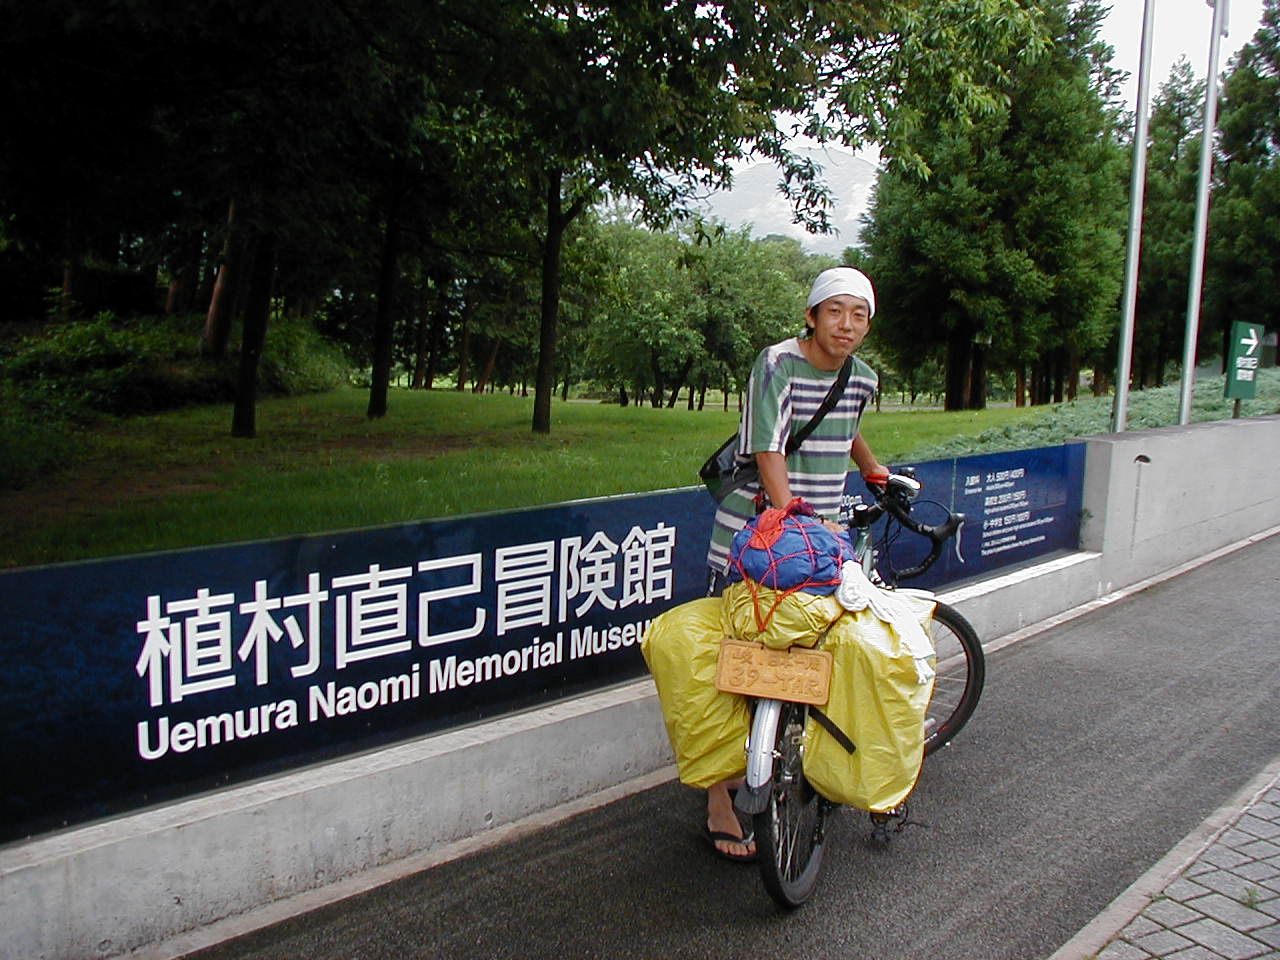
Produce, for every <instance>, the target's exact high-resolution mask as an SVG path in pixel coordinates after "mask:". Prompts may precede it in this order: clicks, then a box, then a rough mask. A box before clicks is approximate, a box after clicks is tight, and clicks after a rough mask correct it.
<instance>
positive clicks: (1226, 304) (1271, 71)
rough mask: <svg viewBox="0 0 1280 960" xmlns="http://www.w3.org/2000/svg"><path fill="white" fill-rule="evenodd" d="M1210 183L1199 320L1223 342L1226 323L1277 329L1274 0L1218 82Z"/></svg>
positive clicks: (1278, 140)
mask: <svg viewBox="0 0 1280 960" xmlns="http://www.w3.org/2000/svg"><path fill="white" fill-rule="evenodd" d="M1218 127H1219V130H1220V131H1221V140H1220V142H1219V148H1220V153H1221V159H1220V161H1219V164H1218V170H1217V181H1218V186H1217V189H1216V194H1215V199H1214V204H1213V208H1212V211H1211V229H1210V235H1209V236H1210V243H1209V264H1208V267H1207V269H1206V286H1205V306H1206V310H1205V315H1206V316H1205V319H1206V321H1207V322H1210V323H1213V322H1216V323H1217V324H1218V326H1219V330H1220V333H1221V337H1222V340H1221V342H1222V343H1223V345H1224V352H1225V344H1226V338H1227V337H1228V336H1229V335H1230V328H1231V324H1232V322H1234V321H1236V320H1249V321H1252V322H1256V323H1261V324H1263V325H1264V326H1265V327H1266V328H1268V329H1270V330H1276V329H1277V328H1280V304H1278V303H1277V301H1276V297H1275V293H1274V291H1275V290H1276V288H1277V285H1280V255H1278V254H1277V250H1280V0H1265V3H1264V5H1263V12H1262V22H1261V24H1260V25H1259V27H1258V30H1257V32H1256V33H1255V34H1254V36H1253V38H1252V39H1251V40H1250V41H1249V43H1247V44H1245V45H1244V47H1242V48H1241V50H1240V52H1239V54H1237V56H1236V58H1235V60H1234V62H1233V63H1232V66H1231V69H1230V71H1229V72H1228V75H1227V77H1226V80H1225V81H1224V83H1223V88H1222V99H1221V107H1220V110H1219V119H1218Z"/></svg>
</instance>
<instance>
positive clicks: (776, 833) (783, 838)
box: [752, 703, 828, 909]
mask: <svg viewBox="0 0 1280 960" xmlns="http://www.w3.org/2000/svg"><path fill="white" fill-rule="evenodd" d="M806 716H807V711H806V709H805V708H804V707H802V706H800V705H799V704H794V703H788V704H784V705H783V708H782V716H781V717H780V718H779V721H778V733H777V736H776V738H775V741H774V765H773V781H772V783H771V784H770V791H769V800H768V805H767V806H766V807H765V809H764V811H763V812H762V813H757V814H756V815H755V817H754V818H753V824H752V826H753V827H754V829H755V835H756V847H757V850H758V858H759V863H760V876H761V879H763V880H764V886H765V889H766V890H768V891H769V895H770V896H771V897H773V899H774V900H776V901H777V902H778V903H779V904H780V905H782V906H784V907H787V908H789V909H791V908H795V907H798V906H800V904H802V903H804V902H805V901H806V900H808V899H809V895H810V894H812V893H813V889H814V887H815V886H816V885H817V883H818V871H819V870H820V869H821V868H822V844H823V829H822V828H823V822H824V820H825V818H826V813H827V807H828V804H827V801H826V800H824V799H823V798H822V797H821V796H819V795H818V793H817V792H816V791H815V790H814V789H813V787H811V786H810V785H809V782H808V781H807V780H805V778H804V772H803V771H802V770H801V756H802V746H803V743H804V723H805V718H806Z"/></svg>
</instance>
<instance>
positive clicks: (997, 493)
mask: <svg viewBox="0 0 1280 960" xmlns="http://www.w3.org/2000/svg"><path fill="white" fill-rule="evenodd" d="M918 471H919V475H920V476H921V478H922V479H923V480H924V481H925V484H926V492H925V494H924V496H925V497H926V498H928V497H932V498H934V499H936V500H938V501H941V502H943V503H948V504H954V506H955V508H956V509H960V510H963V511H965V512H966V513H967V514H968V515H969V519H970V522H969V524H968V525H967V526H966V530H967V533H966V536H965V538H964V541H963V543H962V546H961V551H960V553H959V554H957V553H956V552H955V551H952V550H949V551H948V553H947V555H946V557H945V558H944V560H943V561H942V562H940V563H939V564H938V568H937V569H936V570H935V571H931V573H930V575H929V577H928V578H925V579H922V580H921V581H920V585H926V586H927V585H930V584H933V585H937V584H942V583H948V582H953V581H955V580H957V579H959V578H965V577H970V576H974V575H980V574H984V573H987V572H990V571H991V570H994V569H997V568H999V567H1001V566H1005V565H1007V564H1009V563H1011V562H1020V561H1024V560H1027V559H1031V558H1034V557H1037V556H1041V555H1043V554H1045V553H1048V552H1051V551H1054V550H1057V549H1062V548H1074V547H1075V545H1076V540H1077V538H1078V532H1079V512H1080V489H1081V478H1082V473H1083V447H1082V446H1079V445H1068V446H1065V447H1054V448H1046V449H1043V450H1032V451H1023V452H1019V453H1013V454H1000V455H996V456H990V457H971V458H965V459H962V460H953V461H943V462H934V463H926V464H920V465H919V467H918ZM853 492H855V491H853V490H852V484H851V493H853ZM712 508H713V504H712V502H711V500H710V499H709V498H708V497H707V496H706V494H705V493H704V492H703V491H702V490H701V489H700V488H689V489H683V490H676V491H668V492H662V493H654V494H643V495H636V496H626V497H612V498H607V499H602V500H592V501H583V502H576V503H567V504H559V505H556V506H550V507H545V508H538V509H530V510H523V511H519V512H514V513H501V514H487V515H483V516H472V517H462V518H451V519H446V520H432V521H425V522H420V523H411V524H402V525H396V526H387V527H377V528H373V529H366V530H358V531H351V532H343V533H334V534H322V535H315V536H306V537H296V538H289V539H281V540H269V541H261V542H253V543H242V544H230V545H226V546H218V547H207V548H202V549H194V550H181V551H173V552H167V553H158V554H148V555H142V556H134V557H122V558H116V559H108V560H100V561H92V562H87V563H76V564H66V565H58V566H50V567H39V568H31V569H26V570H18V571H13V572H9V573H5V574H3V575H0V614H2V617H0V623H2V624H3V627H0V629H2V630H3V635H2V636H0V649H2V651H3V656H4V663H5V670H4V671H3V674H0V724H2V727H0V731H2V736H3V747H0V751H2V753H0V759H2V762H3V768H4V769H6V770H8V771H10V773H11V774H13V773H14V772H16V771H21V772H22V773H21V776H20V777H12V776H11V782H10V786H9V788H8V789H6V790H5V791H4V792H3V799H0V841H9V840H14V839H19V838H21V837H24V836H28V835H31V834H33V833H38V832H43V831H47V830H50V829H55V828H58V827H61V826H66V825H69V824H75V823H81V822H85V821H87V820H90V819H94V818H98V817H102V816H107V815H112V814H116V813H119V812H123V811H126V810H132V809H137V808H139V807H142V806H146V805H149V804H154V803H161V802H165V801H169V800H172V799H175V798H177V797H181V796H188V795H191V794H193V793H196V792H199V791H203V790H208V789H212V788H216V787H219V786H223V785H226V784H228V783H234V782H241V781H244V780H247V779H250V778H253V777H258V776H263V775H266V774H270V773H276V772H279V771H282V770H285V769H290V768H295V767H298V766H301V765H304V764H309V763H315V762H319V761H323V760H328V759H332V758H334V757H337V756H341V755H343V754H348V753H352V752H355V751H359V750H367V749H369V748H372V747H377V746H381V745H385V744H388V743H393V742H396V741H401V740H405V739H409V738H412V737H416V736H421V735H423V734H426V733H431V732H434V731H440V730H443V729H446V728H450V727H455V726H458V725H461V724H466V723H471V722H475V721H477V720H482V719H485V718H488V717H493V716H496V715H499V714H503V713H508V712H511V711H513V710H519V709H523V708H527V707H531V706H535V705H538V704H542V703H546V702H548V701H550V700H553V699H557V698H563V697H568V696H573V695H576V694H580V693H583V692H585V691H588V690H592V689H596V688H600V687H603V686H606V685H609V684H614V683H618V682H621V681H624V680H627V679H630V678H634V677H636V676H638V675H640V674H641V673H643V672H644V663H643V660H642V659H641V657H640V655H639V650H638V644H639V641H640V638H641V637H642V636H643V634H644V630H645V627H646V626H647V624H648V622H649V621H650V620H651V619H652V618H653V617H654V616H656V615H657V614H659V613H661V612H662V611H664V610H666V609H668V608H670V607H672V606H674V605H675V604H678V603H682V602H684V601H686V600H690V599H693V598H694V597H697V596H699V595H701V594H702V593H703V592H704V590H705V585H706V573H705V554H706V545H707V539H708V537H709V535H710V528H711V517H712V513H713V509H712ZM928 509H929V508H928V507H927V506H925V507H924V508H922V510H924V511H927V510H928ZM925 519H926V520H928V519H929V518H928V516H927V514H926V515H925ZM907 539H915V538H904V541H903V542H899V544H897V545H895V546H894V548H893V549H892V551H891V553H890V556H891V558H892V561H893V562H895V563H897V565H898V566H900V567H901V566H906V565H909V564H910V563H911V562H914V561H912V560H911V559H910V557H909V556H908V554H909V552H910V551H911V550H916V551H917V552H918V550H919V546H918V545H917V544H911V543H908V542H905V541H906V540H907ZM961 556H963V558H964V560H963V562H962V561H961V559H960V557H961Z"/></svg>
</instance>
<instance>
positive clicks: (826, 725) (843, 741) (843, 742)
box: [809, 707, 858, 753]
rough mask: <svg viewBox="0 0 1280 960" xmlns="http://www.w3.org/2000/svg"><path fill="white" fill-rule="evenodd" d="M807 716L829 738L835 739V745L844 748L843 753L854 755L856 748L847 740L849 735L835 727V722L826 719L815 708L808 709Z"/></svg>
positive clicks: (825, 716) (828, 718)
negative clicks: (829, 735) (816, 722)
mask: <svg viewBox="0 0 1280 960" xmlns="http://www.w3.org/2000/svg"><path fill="white" fill-rule="evenodd" d="M809 716H811V717H813V719H814V720H816V721H818V726H820V727H821V728H822V729H823V730H825V731H827V733H829V734H831V736H832V737H833V738H834V739H835V741H836V743H838V744H840V746H842V747H844V750H845V753H854V752H855V751H857V749H858V748H857V747H856V746H854V743H853V741H852V740H850V739H849V735H848V734H847V733H845V732H844V731H843V730H841V729H840V728H839V727H838V726H836V722H835V721H834V720H832V719H831V718H830V717H828V716H827V715H826V714H825V713H823V712H822V711H821V710H819V709H818V708H817V707H810V708H809Z"/></svg>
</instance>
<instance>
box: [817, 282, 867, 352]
mask: <svg viewBox="0 0 1280 960" xmlns="http://www.w3.org/2000/svg"><path fill="white" fill-rule="evenodd" d="M805 322H806V323H807V324H808V325H809V329H811V330H812V331H813V336H812V338H811V343H812V346H811V347H810V350H811V351H812V355H811V356H810V357H809V362H810V363H812V364H813V365H814V366H815V367H817V368H818V369H820V370H835V369H836V368H838V367H839V366H840V365H841V364H842V363H844V362H845V360H846V359H847V358H848V357H849V355H850V354H852V353H853V352H854V351H855V350H857V349H858V348H859V347H860V346H862V341H863V340H864V339H865V338H866V336H867V332H868V331H869V330H870V329H871V311H870V309H869V308H868V306H867V301H865V300H863V299H862V298H861V297H855V296H851V295H849V294H843V293H842V294H840V295H838V296H834V297H828V298H827V299H826V300H823V301H822V302H821V303H819V304H817V305H816V306H815V307H814V308H813V309H812V310H810V311H809V313H808V315H807V316H806V317H805Z"/></svg>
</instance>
